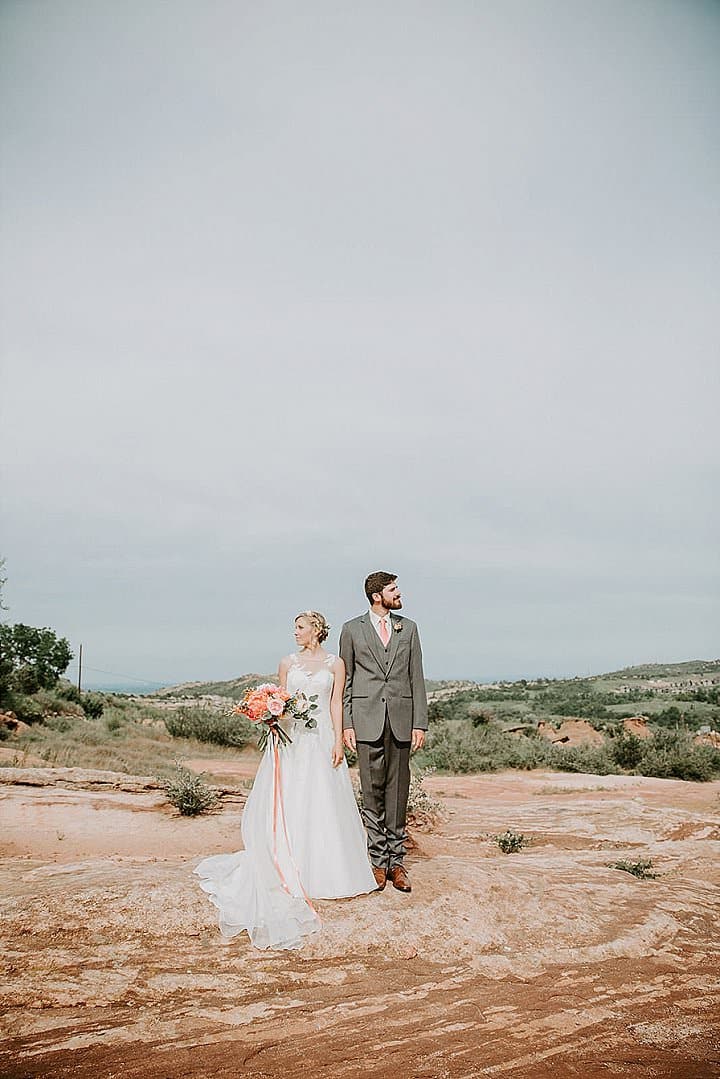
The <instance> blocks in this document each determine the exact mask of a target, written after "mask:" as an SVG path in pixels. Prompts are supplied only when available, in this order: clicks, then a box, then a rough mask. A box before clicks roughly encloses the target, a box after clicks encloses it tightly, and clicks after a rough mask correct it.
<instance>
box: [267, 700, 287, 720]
mask: <svg viewBox="0 0 720 1079" xmlns="http://www.w3.org/2000/svg"><path fill="white" fill-rule="evenodd" d="M267 710H268V712H269V713H270V715H271V716H281V715H282V714H283V712H284V710H285V702H284V701H283V699H282V698H281V697H271V698H270V700H269V701H268V702H267Z"/></svg>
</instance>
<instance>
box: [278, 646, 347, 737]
mask: <svg viewBox="0 0 720 1079" xmlns="http://www.w3.org/2000/svg"><path fill="white" fill-rule="evenodd" d="M335 659H336V657H335V656H333V655H328V656H326V657H325V659H324V660H322V662H321V663H313V664H306V663H304V662H303V658H302V656H300V655H298V654H297V653H294V654H293V655H292V656H291V657H290V667H289V669H288V675H287V688H288V691H289V692H290V693H298V692H302V693H304V694H305V695H306V696H307V697H312V696H314V695H315V694H317V701H316V702H315V703H316V704H317V708H316V709H314V710H313V712H312V715H313V716H314V718H315V720H316V721H317V725H318V729H319V730H322V729H323V728H324V729H326V730H327V729H328V728H330V729H331V728H332V721H331V719H330V698H331V697H332V691H333V684H334V682H335V675H334V674H333V671H332V666H333V663H334V662H335ZM294 729H295V731H296V732H303V731H305V730H307V728H306V727H305V724H304V723H303V722H302V721H301V720H296V721H295V724H294Z"/></svg>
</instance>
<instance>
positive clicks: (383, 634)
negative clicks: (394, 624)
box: [380, 618, 390, 648]
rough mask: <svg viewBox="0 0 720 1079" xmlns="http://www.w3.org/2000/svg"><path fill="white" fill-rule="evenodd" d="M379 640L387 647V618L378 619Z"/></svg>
mask: <svg viewBox="0 0 720 1079" xmlns="http://www.w3.org/2000/svg"><path fill="white" fill-rule="evenodd" d="M380 640H381V641H382V643H383V644H384V645H385V647H386V648H387V643H388V641H389V640H390V630H389V629H388V627H387V618H381V619H380Z"/></svg>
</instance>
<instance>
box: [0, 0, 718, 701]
mask: <svg viewBox="0 0 720 1079" xmlns="http://www.w3.org/2000/svg"><path fill="white" fill-rule="evenodd" d="M0 39H1V41H2V45H1V51H2V54H1V55H0V72H1V74H0V98H1V99H2V115H1V120H0V138H1V142H2V146H1V153H2V159H3V161H4V164H3V169H2V209H1V215H2V229H3V234H4V241H3V246H2V257H1V259H2V264H1V279H0V291H1V293H2V299H1V301H0V302H1V303H2V321H3V330H2V344H3V360H2V385H1V390H2V403H1V405H0V425H1V434H0V453H1V455H2V465H1V468H2V475H1V486H2V532H1V533H0V555H4V556H5V558H6V573H7V576H8V578H9V580H8V585H7V588H6V600H7V603H8V605H9V607H10V610H9V612H7V613H6V616H7V617H9V618H10V619H11V620H12V621H22V622H27V623H30V624H32V625H49V626H51V627H53V628H54V629H56V630H57V631H58V632H60V633H61V634H63V635H66V636H67V637H68V638H69V639H70V641H71V643H72V644H73V646H74V647H77V645H78V643H79V642H81V641H82V642H83V644H84V649H85V661H86V664H87V665H88V666H89V667H90V668H91V670H90V671H89V672H88V680H89V681H94V682H112V681H118V679H115V678H108V677H106V676H104V675H103V674H101V673H99V672H101V671H110V672H118V673H120V674H123V675H129V676H132V677H133V678H138V679H140V678H142V679H147V680H149V681H157V682H168V681H177V680H181V679H193V678H195V679H204V678H210V677H213V678H214V677H217V678H227V677H231V676H233V675H236V674H239V673H241V672H246V671H272V670H273V669H274V668H275V664H276V661H277V658H278V656H279V655H282V654H284V653H286V652H288V651H290V650H291V649H292V648H293V644H294V642H293V640H292V636H291V629H292V619H293V616H294V615H295V614H296V612H297V611H299V610H303V609H305V608H308V607H313V608H316V609H319V610H321V611H323V612H325V614H326V615H327V617H328V618H329V620H330V621H331V623H332V624H333V633H332V635H331V640H330V641H329V645H330V646H331V647H332V648H333V649H335V648H336V647H337V635H336V632H335V631H336V630H339V628H340V625H341V623H342V621H343V620H344V619H346V618H349V617H352V616H354V615H356V614H359V613H360V612H361V611H362V610H363V608H364V595H363V588H362V584H363V580H364V577H365V575H366V574H367V573H368V572H369V571H371V570H375V569H389V570H390V571H392V572H395V573H397V574H398V576H399V583H400V586H401V588H402V590H403V593H404V604H405V606H404V611H405V613H406V614H407V615H408V616H410V617H412V618H414V619H416V620H417V621H418V623H419V625H420V631H421V637H422V640H423V645H424V650H425V661H426V673H427V674H428V676H430V677H461V676H463V677H472V678H479V679H481V678H491V677H522V676H531V675H535V674H546V675H558V674H576V673H589V672H598V671H603V670H607V669H612V668H615V667H618V666H623V665H625V664H629V663H636V662H641V661H651V660H658V661H663V660H675V659H687V658H695V657H704V658H714V657H717V656H718V655H720V646H719V641H720V634H719V632H718V631H719V629H720V614H719V609H720V602H719V601H720V558H719V556H718V550H719V542H718V541H719V539H720V528H719V523H720V522H719V516H720V515H719V511H718V498H717V479H718V433H717V431H718V400H720V394H719V393H718V390H719V389H720V386H719V384H718V383H719V377H718V370H719V364H718V286H719V284H720V281H719V277H720V271H719V265H720V258H719V255H720V210H719V197H718V192H719V191H720V137H719V134H718V132H719V128H718V116H719V115H720V63H718V57H720V5H718V4H717V3H711V2H707V3H700V2H692V0H677V2H675V3H672V2H669V0H665V2H663V0H653V2H649V0H648V2H643V0H636V2H634V3H632V4H628V3H626V2H625V0H616V2H612V0H610V2H605V3H602V4H598V3H596V2H583V0H525V2H523V0H512V2H509V3H508V2H505V0H492V2H491V0H485V2H482V0H480V2H476V3H468V2H464V0H462V2H461V0H449V2H444V3H440V2H435V3H427V2H421V0H414V2H396V3H391V4H388V3H379V2H373V0H369V2H365V3H361V4H358V3H356V2H349V0H348V2H342V0H340V2H338V0H326V2H316V0H309V2H308V3H304V4H298V3H296V2H292V0H288V2H285V3H274V2H265V0H263V2H260V0H255V2H243V0H232V2H231V0H225V2H221V0H194V2H191V0H173V3H172V4H168V3H164V2H161V0H129V2H128V0H124V2H123V3H118V2H117V0H112V2H111V0H92V2H91V0H53V2H52V3H46V2H40V0H17V2H12V0H4V3H3V4H2V7H1V8H0ZM71 670H72V669H71Z"/></svg>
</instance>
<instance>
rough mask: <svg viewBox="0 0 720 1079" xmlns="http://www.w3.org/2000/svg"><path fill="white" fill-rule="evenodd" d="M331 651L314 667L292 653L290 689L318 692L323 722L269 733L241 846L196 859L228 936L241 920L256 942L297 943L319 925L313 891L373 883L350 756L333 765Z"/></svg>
mask: <svg viewBox="0 0 720 1079" xmlns="http://www.w3.org/2000/svg"><path fill="white" fill-rule="evenodd" d="M334 661H335V656H330V655H329V656H327V658H326V659H325V660H324V661H323V662H322V663H321V664H320V665H315V666H314V667H309V666H306V665H304V664H303V662H302V661H301V659H300V657H299V656H297V655H294V656H292V657H291V664H290V669H289V671H288V678H287V688H288V692H290V693H297V692H298V690H302V691H303V692H304V693H305V694H307V695H308V696H311V695H313V694H317V696H318V699H317V705H318V707H317V709H316V710H315V711H313V712H312V715H313V717H314V718H315V719H316V721H317V726H316V727H315V728H313V729H308V728H307V727H306V726H305V723H304V721H303V720H294V721H293V723H292V725H291V726H290V727H289V729H288V733H289V734H290V737H291V738H292V743H291V744H290V745H285V746H280V747H279V748H278V749H277V751H275V749H274V747H273V744H272V739H268V744H267V747H266V749H265V753H264V755H263V758H262V760H261V762H260V766H259V768H258V771H257V775H256V776H255V782H254V784H253V788H252V791H251V792H250V795H249V796H248V800H247V802H246V804H245V811H244V813H243V819H242V838H243V845H244V847H245V849H244V850H242V851H238V852H236V853H235V854H218V855H215V856H213V857H211V858H206V859H205V860H204V861H202V862H201V863H200V864H199V865H198V866H197V867H196V869H195V872H196V873H197V874H198V876H199V877H200V887H201V888H202V889H203V890H204V891H205V892H207V893H208V896H209V897H210V901H211V902H212V903H213V904H214V905H215V906H216V907H217V908H218V912H219V922H220V931H221V933H222V934H223V936H225V937H233V936H235V935H236V934H237V933H241V932H242V931H243V930H244V929H245V930H247V932H248V935H249V936H250V939H251V941H252V942H253V944H254V945H255V947H256V948H297V947H299V946H300V945H301V944H302V940H303V937H305V936H306V935H307V934H308V933H313V932H315V931H316V930H318V929H319V928H320V919H319V917H318V915H317V913H316V911H315V910H314V908H313V906H312V903H311V902H310V900H311V899H341V898H345V897H349V896H354V895H361V894H363V893H365V892H371V891H373V890H374V889H375V888H376V887H377V885H376V883H375V878H374V876H373V873H372V869H371V868H370V862H369V860H368V855H367V838H366V834H365V828H364V826H363V823H362V820H361V818H360V813H359V811H358V808H357V805H356V802H355V795H354V793H353V789H352V784H351V782H350V775H349V773H348V767H347V764H346V762H345V761H344V760H343V762H342V763H341V764H340V765H339V766H338V767H337V768H333V765H332V756H331V755H332V748H333V744H334V735H333V727H332V720H331V717H330V697H331V694H332V689H333V680H334V675H333V672H332V664H333V662H334ZM276 771H277V773H278V774H277V775H276Z"/></svg>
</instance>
